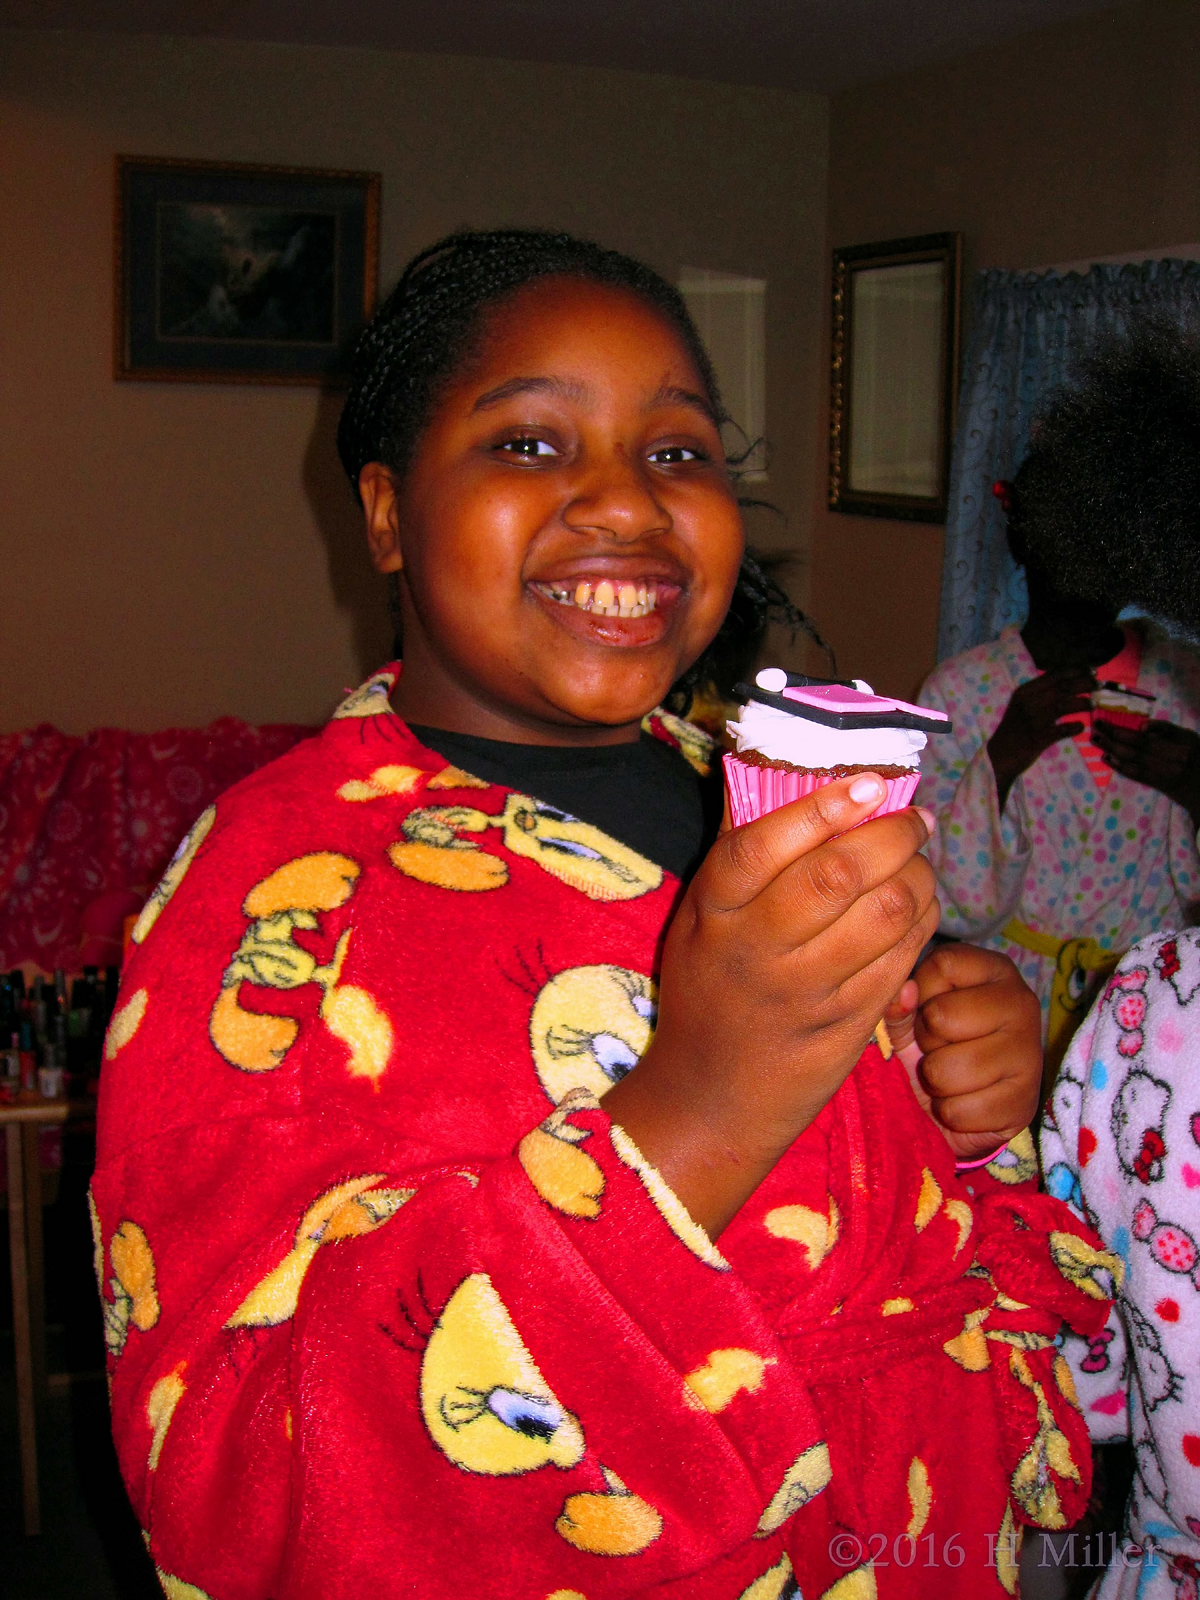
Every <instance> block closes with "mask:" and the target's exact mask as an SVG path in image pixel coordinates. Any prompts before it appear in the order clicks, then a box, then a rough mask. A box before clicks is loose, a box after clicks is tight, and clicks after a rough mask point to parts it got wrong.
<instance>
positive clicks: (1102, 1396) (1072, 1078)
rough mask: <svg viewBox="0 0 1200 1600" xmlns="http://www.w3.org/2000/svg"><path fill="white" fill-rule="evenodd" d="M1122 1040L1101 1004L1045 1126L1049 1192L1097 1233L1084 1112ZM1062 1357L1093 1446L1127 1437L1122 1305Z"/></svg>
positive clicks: (1074, 1050) (1074, 1337)
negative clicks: (1088, 1189)
mask: <svg viewBox="0 0 1200 1600" xmlns="http://www.w3.org/2000/svg"><path fill="white" fill-rule="evenodd" d="M1119 1037H1120V1030H1119V1029H1118V1028H1117V1026H1116V1023H1115V1022H1114V1020H1113V1015H1112V1010H1111V1008H1110V1007H1109V1006H1107V1005H1105V1004H1104V1003H1103V1001H1100V1002H1098V1003H1097V1004H1096V1005H1095V1006H1093V1008H1092V1010H1091V1012H1090V1014H1089V1015H1088V1017H1087V1018H1086V1019H1085V1021H1084V1023H1083V1025H1082V1027H1080V1028H1079V1029H1078V1031H1077V1032H1076V1034H1075V1037H1074V1038H1073V1039H1072V1041H1071V1044H1070V1048H1069V1049H1068V1052H1067V1055H1066V1058H1065V1060H1064V1062H1063V1066H1062V1070H1061V1072H1060V1073H1059V1077H1058V1082H1057V1085H1056V1087H1055V1091H1054V1096H1053V1099H1052V1101H1051V1103H1050V1106H1049V1107H1048V1108H1047V1110H1046V1112H1045V1114H1044V1118H1043V1122H1042V1134H1041V1154H1042V1171H1043V1174H1044V1181H1045V1185H1046V1188H1047V1190H1048V1191H1049V1193H1050V1194H1051V1195H1053V1196H1054V1197H1055V1198H1056V1199H1058V1200H1061V1201H1062V1202H1063V1203H1064V1204H1065V1205H1066V1206H1067V1207H1068V1208H1069V1209H1070V1210H1071V1212H1072V1213H1073V1214H1074V1215H1075V1216H1077V1217H1078V1218H1079V1219H1080V1220H1081V1221H1082V1222H1085V1223H1087V1224H1088V1226H1089V1227H1093V1228H1097V1230H1099V1229H1100V1223H1099V1219H1097V1218H1095V1217H1093V1216H1092V1215H1091V1214H1090V1211H1089V1209H1088V1207H1087V1206H1086V1205H1085V1203H1084V1199H1083V1191H1082V1187H1081V1183H1080V1170H1081V1155H1082V1157H1083V1158H1084V1159H1086V1158H1087V1156H1088V1155H1089V1153H1090V1152H1089V1150H1088V1147H1087V1144H1086V1142H1085V1143H1084V1144H1083V1145H1082V1146H1081V1143H1080V1132H1081V1129H1082V1126H1083V1122H1082V1110H1083V1102H1084V1097H1085V1095H1086V1092H1087V1090H1086V1085H1087V1080H1088V1070H1089V1067H1090V1064H1091V1062H1092V1061H1093V1060H1096V1059H1098V1058H1101V1057H1103V1056H1104V1052H1105V1051H1106V1050H1112V1051H1113V1055H1112V1059H1116V1060H1119V1059H1120V1057H1119V1055H1117V1054H1116V1053H1115V1046H1116V1043H1117V1040H1118V1038H1119ZM1106 1059H1107V1058H1106ZM1063 1354H1064V1356H1065V1357H1066V1359H1067V1362H1068V1364H1069V1366H1070V1368H1071V1374H1072V1376H1073V1378H1074V1380H1075V1388H1076V1391H1077V1393H1078V1396H1079V1403H1080V1407H1081V1408H1082V1411H1083V1415H1084V1417H1085V1418H1086V1420H1087V1425H1088V1433H1089V1435H1090V1437H1091V1439H1092V1441H1093V1443H1095V1444H1111V1443H1113V1442H1114V1441H1117V1440H1122V1439H1127V1438H1128V1437H1129V1400H1128V1394H1129V1375H1130V1374H1129V1361H1128V1355H1127V1351H1126V1340H1125V1327H1124V1323H1123V1322H1122V1320H1121V1315H1120V1311H1119V1309H1118V1303H1117V1302H1116V1301H1115V1300H1114V1302H1113V1306H1112V1309H1111V1311H1110V1312H1109V1315H1108V1320H1107V1321H1106V1323H1105V1325H1104V1327H1103V1328H1100V1329H1097V1330H1095V1332H1094V1333H1092V1334H1091V1335H1090V1336H1088V1337H1085V1336H1082V1335H1079V1334H1076V1333H1068V1334H1067V1335H1066V1337H1065V1338H1064V1340H1063Z"/></svg>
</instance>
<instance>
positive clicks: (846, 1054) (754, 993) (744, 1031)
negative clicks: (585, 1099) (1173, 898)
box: [604, 773, 1007, 1237]
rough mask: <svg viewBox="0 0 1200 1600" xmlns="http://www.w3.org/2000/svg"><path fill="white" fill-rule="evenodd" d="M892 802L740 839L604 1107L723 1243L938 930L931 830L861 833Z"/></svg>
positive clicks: (917, 814) (831, 796)
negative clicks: (650, 1036)
mask: <svg viewBox="0 0 1200 1600" xmlns="http://www.w3.org/2000/svg"><path fill="white" fill-rule="evenodd" d="M883 798H884V784H883V781H882V779H880V778H879V777H877V776H876V775H875V774H873V773H868V774H859V775H857V776H854V777H848V778H844V779H841V780H838V781H835V782H833V783H830V784H828V785H826V786H825V787H823V788H821V789H818V790H817V791H815V792H814V793H812V794H810V795H808V796H806V797H805V798H804V799H802V800H799V801H797V802H796V803H795V804H793V805H788V806H784V807H782V808H781V809H779V810H777V811H773V812H771V813H769V814H768V815H766V816H763V817H760V818H759V819H758V820H756V821H754V822H751V823H748V824H746V825H745V826H743V827H740V828H736V829H732V830H729V829H727V830H726V831H725V832H723V833H722V835H721V837H720V838H719V839H718V841H717V843H716V844H715V845H714V846H713V848H712V850H711V851H710V852H709V854H708V857H707V858H706V860H705V862H704V864H703V865H702V866H701V868H700V870H699V872H698V873H697V874H696V877H695V878H694V879H693V881H692V884H691V886H690V888H689V889H688V892H687V894H686V896H685V897H684V899H683V901H682V903H681V905H680V908H679V911H678V913H677V914H676V917H675V920H674V922H673V923H672V925H671V928H670V931H669V933H668V935H667V940H666V944H665V947H664V952H663V963H662V980H661V985H660V994H659V1013H658V1025H657V1029H656V1031H655V1036H654V1040H653V1042H652V1044H651V1046H650V1048H649V1050H648V1051H647V1052H646V1054H645V1056H644V1057H643V1058H642V1061H641V1063H640V1065H639V1067H638V1070H637V1071H636V1072H633V1073H630V1074H629V1075H628V1076H627V1077H626V1078H623V1079H622V1080H621V1082H620V1083H619V1084H617V1085H616V1087H615V1088H613V1089H612V1090H611V1091H610V1092H609V1093H608V1095H607V1096H606V1097H605V1101H604V1107H605V1110H606V1111H607V1112H609V1114H610V1115H611V1116H612V1117H613V1119H614V1120H615V1121H616V1122H619V1123H620V1124H621V1125H622V1126H623V1127H624V1128H625V1130H626V1131H627V1132H628V1133H629V1135H630V1136H631V1137H632V1138H633V1140H634V1141H635V1142H636V1143H637V1145H638V1146H639V1148H640V1149H641V1150H642V1152H643V1154H644V1155H645V1156H646V1157H647V1158H648V1159H649V1160H650V1161H651V1162H653V1163H654V1165H655V1166H656V1167H658V1169H659V1170H660V1172H661V1173H662V1175H663V1177H664V1178H665V1179H666V1180H667V1182H668V1183H669V1184H670V1185H671V1187H672V1188H673V1189H674V1190H675V1193H676V1194H677V1195H678V1196H679V1198H680V1200H682V1202H683V1204H684V1205H685V1206H686V1207H687V1209H688V1211H689V1212H690V1214H691V1215H692V1216H693V1217H694V1218H695V1220H696V1221H697V1222H699V1223H700V1224H701V1226H702V1227H704V1228H705V1229H706V1230H707V1231H708V1233H709V1235H710V1237H716V1236H717V1235H718V1234H719V1233H720V1232H721V1230H722V1229H723V1228H724V1227H725V1226H726V1224H727V1223H728V1222H729V1221H730V1219H731V1218H732V1217H733V1216H734V1214H735V1213H736V1212H737V1211H738V1209H739V1208H740V1207H741V1205H742V1204H743V1203H744V1201H745V1200H746V1199H747V1198H748V1197H749V1195H750V1194H751V1193H752V1192H753V1191H754V1189H755V1188H757V1186H758V1185H759V1183H761V1182H762V1180H763V1178H765V1177H766V1175H767V1173H768V1172H769V1171H770V1170H771V1168H772V1167H773V1166H774V1165H775V1163H776V1162H777V1161H778V1160H779V1158H780V1157H781V1156H782V1155H783V1153H784V1151H785V1150H787V1148H788V1147H789V1145H791V1144H792V1142H793V1141H794V1140H795V1139H796V1138H797V1137H798V1136H799V1135H800V1134H801V1133H802V1132H803V1131H804V1129H805V1128H806V1127H808V1125H809V1124H810V1123H811V1122H812V1121H813V1119H814V1118H815V1117H816V1116H817V1114H818V1113H819V1112H820V1111H821V1109H822V1107H823V1106H824V1105H825V1104H826V1103H827V1101H828V1100H829V1099H830V1098H831V1097H832V1096H833V1095H834V1094H835V1093H836V1091H837V1089H838V1088H839V1087H840V1085H841V1084H842V1082H843V1080H844V1079H845V1078H846V1076H847V1075H848V1073H849V1072H850V1070H851V1068H852V1067H853V1066H854V1064H855V1062H856V1061H857V1060H858V1058H859V1056H860V1054H861V1053H862V1050H863V1048H864V1046H865V1045H866V1044H867V1042H868V1041H869V1040H870V1037H871V1034H872V1032H873V1030H874V1028H875V1026H876V1024H877V1023H878V1020H879V1018H880V1016H881V1015H882V1014H883V1010H884V1007H885V1005H886V1004H887V1002H888V1000H889V998H890V997H891V996H893V995H894V994H896V992H897V990H898V989H899V988H900V986H901V984H902V983H903V981H904V977H905V974H906V973H908V972H910V971H911V970H912V965H913V962H914V961H915V960H916V958H917V956H918V954H919V953H920V951H921V949H922V947H923V946H924V944H925V943H926V942H927V940H928V939H929V938H930V936H931V935H932V933H933V931H934V929H935V928H936V927H937V922H938V914H939V908H938V903H937V900H936V897H935V882H934V876H933V871H932V869H931V868H930V866H929V863H928V862H927V861H926V860H925V858H924V857H923V856H921V855H920V854H919V853H918V852H919V851H920V848H921V846H922V845H923V844H924V843H925V841H926V839H927V838H928V836H929V828H930V826H931V825H932V818H930V817H929V816H928V813H926V812H923V811H920V810H915V809H908V810H904V811H898V812H895V813H892V814H890V815H887V816H883V817H880V818H877V819H876V820H874V821H872V822H870V823H867V824H866V825H865V826H863V827H858V826H857V824H858V823H860V822H862V820H863V819H864V818H865V817H868V816H870V815H871V813H872V811H874V810H875V809H876V808H877V807H878V806H879V804H880V803H881V802H882V800H883ZM850 830H853V831H850ZM947 987H949V985H947ZM1005 1103H1006V1104H1007V1102H1005ZM995 1142H996V1143H999V1142H1000V1140H996V1141H995Z"/></svg>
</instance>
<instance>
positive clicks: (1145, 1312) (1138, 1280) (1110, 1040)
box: [1042, 929, 1200, 1600]
mask: <svg viewBox="0 0 1200 1600" xmlns="http://www.w3.org/2000/svg"><path fill="white" fill-rule="evenodd" d="M1042 1165H1043V1170H1044V1172H1045V1176H1046V1185H1047V1187H1048V1189H1049V1190H1050V1192H1051V1194H1054V1195H1056V1196H1057V1197H1058V1198H1059V1199H1062V1200H1065V1201H1066V1202H1067V1203H1068V1204H1069V1205H1071V1206H1072V1207H1073V1208H1074V1209H1075V1210H1076V1211H1077V1212H1078V1213H1079V1215H1081V1216H1083V1217H1085V1218H1086V1219H1087V1220H1088V1221H1089V1222H1090V1223H1091V1224H1092V1226H1093V1227H1094V1228H1095V1229H1096V1231H1097V1232H1098V1233H1099V1234H1100V1236H1101V1237H1102V1238H1103V1239H1104V1241H1105V1243H1106V1244H1107V1245H1108V1246H1109V1247H1110V1248H1111V1249H1112V1250H1113V1252H1114V1253H1115V1254H1118V1255H1120V1256H1121V1257H1123V1259H1124V1261H1125V1282H1124V1287H1123V1288H1122V1290H1121V1295H1120V1299H1119V1301H1118V1302H1117V1306H1116V1307H1115V1308H1114V1311H1113V1313H1112V1315H1111V1316H1110V1318H1109V1321H1108V1325H1107V1327H1106V1328H1105V1329H1104V1330H1103V1332H1102V1333H1101V1334H1100V1335H1099V1336H1098V1337H1097V1338H1094V1339H1090V1340H1084V1339H1079V1338H1076V1337H1074V1336H1073V1335H1069V1336H1068V1337H1067V1339H1066V1341H1065V1345H1064V1352H1065V1354H1066V1356H1067V1359H1068V1361H1069V1362H1070V1364H1071V1367H1072V1370H1073V1371H1074V1374H1075V1382H1076V1385H1077V1388H1078V1392H1079V1397H1080V1400H1081V1402H1082V1404H1083V1408H1084V1415H1085V1416H1086V1418H1087V1422H1088V1428H1089V1431H1090V1433H1091V1435H1092V1438H1093V1439H1094V1440H1096V1441H1097V1442H1101V1443H1102V1442H1104V1441H1110V1440H1115V1439H1123V1438H1126V1437H1128V1436H1130V1435H1132V1439H1133V1442H1134V1445H1135V1447H1136V1451H1137V1475H1136V1477H1135V1478H1134V1484H1133V1492H1132V1495H1131V1497H1130V1504H1129V1507H1128V1512H1127V1525H1126V1531H1127V1533H1128V1534H1129V1536H1130V1538H1131V1539H1132V1540H1133V1541H1134V1542H1135V1543H1136V1544H1137V1545H1139V1546H1141V1547H1143V1549H1144V1551H1145V1554H1144V1555H1142V1556H1141V1558H1140V1559H1139V1558H1137V1557H1136V1556H1134V1557H1133V1558H1125V1559H1122V1558H1121V1557H1118V1559H1117V1561H1116V1563H1115V1564H1114V1565H1113V1566H1111V1567H1110V1568H1109V1570H1108V1572H1107V1573H1106V1574H1105V1576H1104V1578H1103V1579H1102V1580H1101V1582H1100V1584H1099V1586H1098V1588H1097V1589H1096V1591H1095V1593H1096V1594H1097V1595H1098V1596H1100V1597H1102V1600H1118V1597H1119V1600H1127V1597H1128V1600H1133V1597H1134V1596H1137V1597H1138V1600H1168V1597H1169V1600H1195V1597H1196V1595H1197V1594H1198V1593H1200V1243H1198V1241H1200V930H1196V929H1189V930H1187V931H1185V932H1182V933H1178V934H1167V933H1160V934H1156V935H1154V936H1152V937H1151V938H1148V939H1143V940H1142V942H1141V943H1140V944H1138V945H1136V946H1135V947H1134V948H1133V949H1132V950H1130V951H1129V953H1128V954H1127V955H1126V956H1125V958H1124V960H1123V961H1122V962H1121V964H1120V966H1119V967H1118V969H1117V971H1116V973H1115V974H1114V976H1113V977H1112V979H1111V980H1110V981H1109V983H1108V985H1107V986H1106V988H1105V992H1104V995H1103V996H1102V998H1101V1000H1100V1002H1099V1004H1098V1005H1096V1006H1095V1007H1094V1009H1093V1010H1092V1012H1091V1014H1090V1015H1089V1016H1088V1018H1087V1020H1086V1021H1085V1022H1084V1024H1083V1026H1082V1027H1081V1028H1080V1030H1079V1032H1078V1033H1077V1034H1076V1036H1075V1038H1074V1040H1073V1041H1072V1044H1071V1047H1070V1051H1069V1052H1068V1055H1067V1057H1066V1060H1065V1062H1064V1064H1063V1069H1062V1073H1061V1075H1060V1077H1059V1080H1058V1086H1057V1088H1056V1089H1055V1092H1054V1099H1053V1102H1052V1110H1051V1114H1050V1115H1048V1117H1047V1120H1046V1123H1045V1125H1044V1127H1043V1131H1042ZM1127 1563H1128V1564H1127Z"/></svg>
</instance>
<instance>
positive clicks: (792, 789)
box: [724, 755, 921, 827]
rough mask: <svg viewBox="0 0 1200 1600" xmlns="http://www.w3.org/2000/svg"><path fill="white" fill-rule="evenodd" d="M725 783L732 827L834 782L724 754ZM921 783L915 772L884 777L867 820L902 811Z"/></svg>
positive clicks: (826, 775) (808, 773)
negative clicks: (881, 791)
mask: <svg viewBox="0 0 1200 1600" xmlns="http://www.w3.org/2000/svg"><path fill="white" fill-rule="evenodd" d="M724 761H725V782H726V786H727V787H728V789H729V814H730V816H731V817H732V819H733V824H734V827H740V826H741V825H742V823H743V822H753V821H754V819H755V817H762V816H765V815H766V814H767V812H768V811H775V810H776V809H777V808H778V807H779V806H786V805H787V804H788V803H789V801H792V800H802V799H803V798H804V796H805V795H806V794H812V792H813V790H814V789H823V788H824V787H825V785H826V784H827V783H832V782H833V781H834V780H833V779H832V778H831V777H829V776H828V774H826V773H818V772H784V771H783V770H782V768H780V767H758V766H751V765H750V763H749V762H746V761H741V760H739V759H738V757H737V756H732V755H726V756H725V758H724ZM920 781H921V774H920V773H919V772H911V773H906V774H905V776H904V777H903V778H885V779H884V780H883V784H884V789H885V791H886V792H885V794H884V797H883V803H882V804H881V805H879V806H876V808H875V810H874V811H872V813H871V816H870V817H864V818H863V821H864V822H870V820H871V817H883V816H886V815H887V814H888V812H889V811H903V810H904V808H905V806H906V805H908V804H909V802H910V801H911V800H912V797H913V795H914V794H915V793H916V789H917V784H918V783H919V782H920Z"/></svg>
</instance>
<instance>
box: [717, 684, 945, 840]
mask: <svg viewBox="0 0 1200 1600" xmlns="http://www.w3.org/2000/svg"><path fill="white" fill-rule="evenodd" d="M755 685H756V687H754V688H748V687H747V685H746V684H744V683H739V684H738V685H737V686H736V688H735V690H734V693H735V694H737V695H738V696H739V698H740V697H742V696H744V697H745V700H746V703H745V705H744V706H743V707H742V709H741V713H740V715H739V717H738V718H737V720H736V721H730V722H728V723H727V724H726V726H727V727H728V729H729V733H730V735H731V736H732V738H733V741H734V743H735V744H736V745H737V754H736V755H734V754H732V753H730V754H727V755H726V756H725V778H726V783H727V785H728V788H729V806H730V814H731V816H732V818H733V821H734V824H735V825H737V824H740V823H743V822H750V821H752V820H753V819H754V818H755V817H760V816H762V815H763V814H764V813H765V812H767V811H774V810H775V808H776V807H777V806H782V805H786V804H787V803H788V802H789V801H790V800H799V799H800V798H801V797H802V796H803V795H806V794H811V793H812V792H813V790H814V789H820V788H822V787H823V786H824V785H825V784H827V783H832V782H833V780H834V779H835V778H846V777H850V776H851V775H852V774H853V773H855V772H875V773H878V775H879V776H880V777H881V778H882V779H883V781H884V788H885V791H886V792H885V794H884V797H883V802H882V804H881V805H879V806H878V807H877V808H876V810H874V811H873V812H872V813H871V816H873V817H882V816H884V815H885V814H886V813H887V812H889V811H901V810H903V808H904V807H905V806H906V805H908V803H909V802H910V801H911V799H912V797H913V794H914V793H915V791H916V787H917V784H918V782H919V781H920V777H921V772H920V761H921V751H922V750H923V749H924V748H925V740H926V736H927V735H928V734H929V733H934V732H937V731H938V730H939V729H940V730H942V731H948V730H949V728H950V726H951V724H950V719H949V718H948V717H947V716H946V714H945V712H943V711H930V710H928V709H927V708H926V707H924V706H913V705H909V704H908V703H907V701H904V700H892V699H889V698H888V697H887V696H886V695H878V694H876V693H875V692H874V691H873V690H872V688H871V686H870V684H867V683H863V681H862V680H861V679H860V678H856V679H854V680H853V681H852V682H845V683H841V682H831V681H830V680H829V679H827V678H806V677H802V676H800V675H799V674H797V673H792V672H784V671H783V670H782V669H781V668H779V667H768V668H767V669H766V670H765V671H763V672H760V673H759V674H758V677H757V678H756V679H755ZM863 820H864V821H869V820H870V818H864V819H863Z"/></svg>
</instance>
